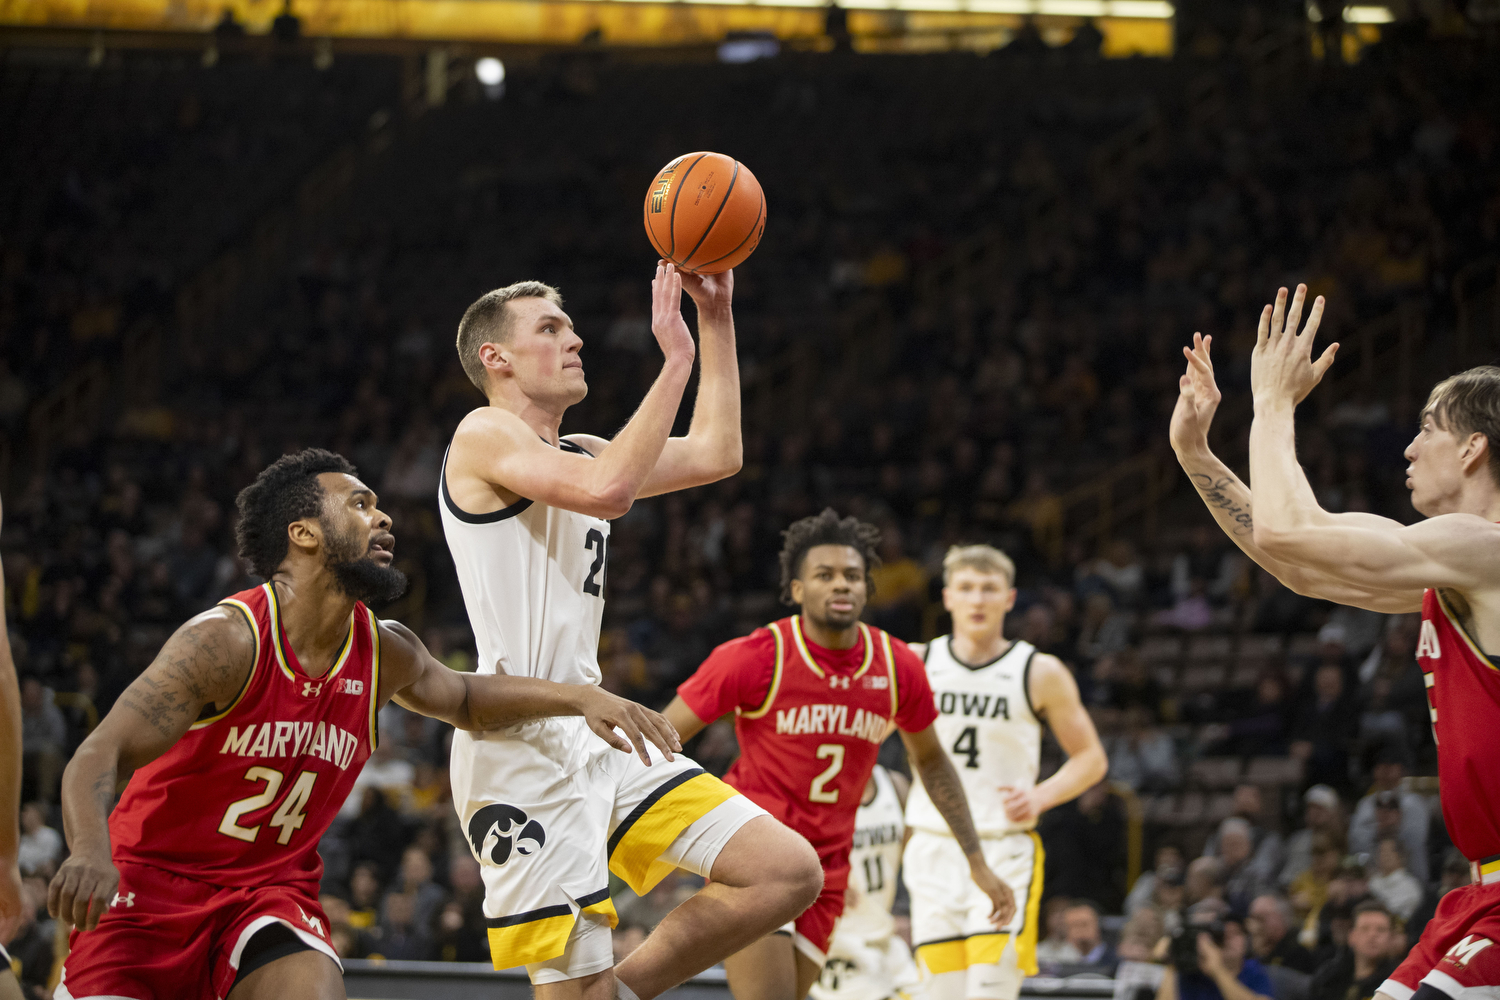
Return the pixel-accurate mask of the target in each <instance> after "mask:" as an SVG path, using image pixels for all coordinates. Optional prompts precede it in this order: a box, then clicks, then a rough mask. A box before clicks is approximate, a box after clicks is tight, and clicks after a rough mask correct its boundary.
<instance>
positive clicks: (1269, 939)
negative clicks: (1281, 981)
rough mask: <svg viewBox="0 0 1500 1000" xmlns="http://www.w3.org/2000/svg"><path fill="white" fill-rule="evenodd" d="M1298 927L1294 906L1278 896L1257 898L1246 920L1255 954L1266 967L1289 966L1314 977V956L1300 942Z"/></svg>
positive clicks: (1271, 894)
mask: <svg viewBox="0 0 1500 1000" xmlns="http://www.w3.org/2000/svg"><path fill="white" fill-rule="evenodd" d="M1295 927H1296V915H1295V914H1293V913H1292V905H1291V903H1289V902H1288V901H1287V898H1286V897H1285V896H1282V895H1279V894H1277V893H1269V892H1268V893H1265V894H1263V895H1260V896H1257V897H1255V900H1254V902H1252V903H1251V904H1250V912H1249V915H1248V916H1247V917H1246V918H1245V929H1246V930H1247V931H1248V932H1249V933H1250V947H1251V950H1252V951H1253V953H1254V954H1255V957H1256V958H1257V959H1258V960H1259V961H1260V963H1261V964H1262V965H1264V966H1266V967H1268V968H1269V967H1272V966H1285V967H1286V968H1288V969H1295V970H1296V971H1298V972H1303V973H1307V974H1309V975H1310V974H1312V973H1313V972H1314V971H1315V970H1316V966H1315V965H1314V963H1313V957H1312V952H1310V951H1308V950H1307V949H1306V948H1304V947H1302V945H1301V944H1299V943H1298V942H1297V935H1296V934H1294V933H1293V930H1294V928H1295Z"/></svg>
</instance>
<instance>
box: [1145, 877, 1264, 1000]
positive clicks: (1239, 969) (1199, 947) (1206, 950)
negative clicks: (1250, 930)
mask: <svg viewBox="0 0 1500 1000" xmlns="http://www.w3.org/2000/svg"><path fill="white" fill-rule="evenodd" d="M1226 910H1227V908H1226V907H1225V906H1224V904H1223V903H1221V902H1219V901H1218V900H1204V901H1203V902H1202V903H1199V904H1197V905H1195V906H1194V907H1193V908H1192V909H1190V910H1189V911H1188V915H1187V922H1186V924H1185V926H1184V927H1183V928H1182V930H1181V931H1180V932H1178V933H1177V934H1175V935H1173V936H1172V937H1169V938H1163V939H1162V942H1161V944H1159V945H1158V946H1157V951H1158V953H1159V954H1160V955H1161V957H1162V958H1163V959H1165V960H1166V961H1167V969H1166V973H1165V975H1163V976H1162V981H1161V986H1160V987H1158V989H1157V991H1156V1000H1271V997H1272V996H1273V993H1272V986H1271V977H1270V976H1269V975H1268V974H1267V973H1266V970H1265V967H1264V966H1262V965H1261V964H1260V963H1259V962H1257V961H1256V960H1255V959H1253V958H1249V957H1247V950H1248V944H1249V941H1248V938H1247V936H1246V934H1245V927H1244V925H1243V924H1242V923H1241V922H1240V918H1239V917H1237V916H1234V915H1232V914H1229V913H1227V912H1226Z"/></svg>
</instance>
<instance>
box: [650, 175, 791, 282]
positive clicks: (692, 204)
mask: <svg viewBox="0 0 1500 1000" xmlns="http://www.w3.org/2000/svg"><path fill="white" fill-rule="evenodd" d="M765 229H766V196H765V193H764V192H762V191H761V189H760V181H758V180H756V179H755V175H754V174H752V173H751V172H750V168H749V167H747V166H745V165H744V164H743V163H740V162H739V161H738V160H734V159H731V158H730V157H727V156H725V155H724V154H723V153H689V154H687V155H686V156H679V157H678V158H677V159H675V160H673V161H672V162H671V163H668V164H667V165H666V166H665V167H662V168H661V172H660V173H658V174H657V175H656V179H655V180H653V181H652V182H651V189H650V190H649V191H647V192H646V235H647V236H648V237H650V239H651V245H652V246H654V247H656V252H657V253H658V254H660V255H661V256H662V258H663V259H664V260H669V261H671V262H672V263H673V264H676V265H677V266H678V267H679V268H681V269H682V270H684V271H691V272H693V273H694V274H718V273H719V272H720V271H727V270H729V269H730V268H731V267H738V266H739V264H740V262H741V261H743V260H744V259H745V258H746V257H748V256H750V254H751V252H753V251H754V250H755V246H756V244H758V243H759V242H760V234H761V233H763V232H765Z"/></svg>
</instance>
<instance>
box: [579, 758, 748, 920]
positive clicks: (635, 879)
mask: <svg viewBox="0 0 1500 1000" xmlns="http://www.w3.org/2000/svg"><path fill="white" fill-rule="evenodd" d="M738 794H739V792H737V791H735V790H734V789H733V788H730V787H729V786H728V785H726V784H724V782H722V781H720V780H719V779H718V778H715V777H714V776H713V775H711V774H708V773H707V772H703V773H700V774H696V775H694V776H693V777H691V778H689V779H688V780H686V781H684V782H682V783H681V784H679V785H677V786H676V787H674V788H672V789H671V790H669V791H667V792H666V793H665V794H663V795H662V796H661V797H660V798H659V799H657V800H656V801H655V802H653V803H652V804H651V806H650V808H648V809H647V810H646V811H645V813H643V814H642V815H641V816H639V817H635V818H634V819H633V820H632V819H627V820H626V822H627V823H630V828H629V829H627V830H626V831H625V833H624V835H623V836H622V837H620V839H619V842H618V843H616V844H615V845H614V848H613V849H612V850H611V851H610V855H609V870H610V871H612V872H614V873H615V874H616V875H618V876H620V877H621V878H622V879H624V880H625V884H626V885H628V886H630V888H631V889H632V890H633V891H634V892H635V894H636V895H638V896H644V895H645V894H646V893H648V892H650V891H651V890H652V889H653V888H655V887H656V884H657V883H658V882H660V881H661V880H662V879H664V878H666V877H667V875H669V874H670V873H671V872H673V871H674V870H676V867H677V866H676V865H673V864H671V863H670V862H667V861H662V860H661V855H662V852H663V851H665V850H666V849H667V848H668V847H671V846H672V841H674V840H676V839H677V835H678V834H680V833H682V831H683V830H686V829H687V828H688V827H690V826H692V825H693V824H694V823H696V822H697V821H698V820H700V819H702V818H703V817H704V816H706V815H708V813H709V812H710V811H711V810H713V809H715V808H717V807H718V806H719V805H720V804H722V803H724V802H726V801H728V800H729V799H732V798H734V797H735V796H736V795H738Z"/></svg>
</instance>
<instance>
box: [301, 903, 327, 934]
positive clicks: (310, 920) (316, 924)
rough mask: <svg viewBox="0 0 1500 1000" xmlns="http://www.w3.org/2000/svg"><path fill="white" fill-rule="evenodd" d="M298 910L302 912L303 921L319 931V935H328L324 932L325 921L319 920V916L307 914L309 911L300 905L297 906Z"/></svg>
mask: <svg viewBox="0 0 1500 1000" xmlns="http://www.w3.org/2000/svg"><path fill="white" fill-rule="evenodd" d="M297 912H298V913H300V914H302V922H303V923H304V924H306V925H307V926H308V927H310V928H312V929H313V930H314V931H315V932H317V935H318V937H327V935H326V934H324V933H323V921H321V920H319V919H318V918H317V917H309V916H308V915H307V911H306V910H304V909H303V908H302V907H300V906H299V907H297Z"/></svg>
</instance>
